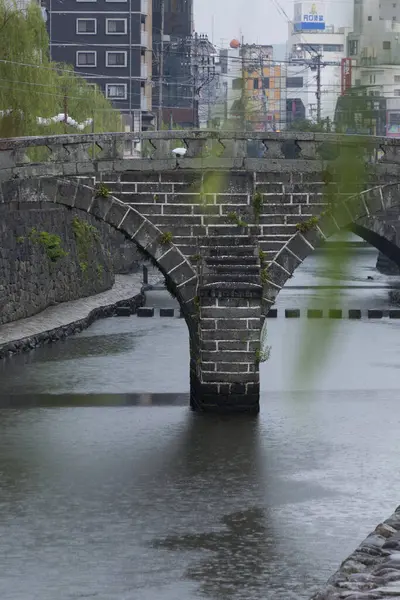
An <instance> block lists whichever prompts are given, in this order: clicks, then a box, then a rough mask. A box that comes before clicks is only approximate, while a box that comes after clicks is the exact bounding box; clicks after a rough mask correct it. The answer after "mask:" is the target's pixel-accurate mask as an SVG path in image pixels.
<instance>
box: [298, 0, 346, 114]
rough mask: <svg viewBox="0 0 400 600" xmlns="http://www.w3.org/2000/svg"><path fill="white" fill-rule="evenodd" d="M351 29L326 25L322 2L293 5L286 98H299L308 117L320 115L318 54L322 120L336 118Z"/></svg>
mask: <svg viewBox="0 0 400 600" xmlns="http://www.w3.org/2000/svg"><path fill="white" fill-rule="evenodd" d="M349 30H350V28H343V27H342V28H339V29H337V30H336V29H335V28H334V26H329V27H327V26H326V23H325V6H324V4H323V3H322V2H319V3H316V2H298V3H296V4H295V5H294V21H293V23H290V24H289V36H288V44H287V46H288V47H287V54H288V60H289V64H288V69H287V98H288V99H294V98H299V99H300V100H301V101H302V102H303V104H304V107H305V111H306V118H308V119H312V120H314V121H315V120H316V118H317V90H318V87H317V73H318V71H317V69H316V57H317V56H318V55H320V62H321V119H323V120H326V119H328V118H329V119H330V120H331V121H332V120H333V118H334V115H335V108H336V102H337V98H338V96H339V94H340V92H341V61H342V59H343V58H345V57H346V46H347V40H346V38H347V35H348V32H349ZM313 63H314V66H313ZM311 67H312V68H311Z"/></svg>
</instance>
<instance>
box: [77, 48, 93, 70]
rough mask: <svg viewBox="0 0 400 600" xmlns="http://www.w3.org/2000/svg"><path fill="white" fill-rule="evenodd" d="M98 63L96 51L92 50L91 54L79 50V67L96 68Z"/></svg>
mask: <svg viewBox="0 0 400 600" xmlns="http://www.w3.org/2000/svg"><path fill="white" fill-rule="evenodd" d="M96 63H97V60H96V52H95V51H94V50H91V51H89V52H85V51H81V50H79V51H78V52H77V53H76V66H77V67H95V66H96Z"/></svg>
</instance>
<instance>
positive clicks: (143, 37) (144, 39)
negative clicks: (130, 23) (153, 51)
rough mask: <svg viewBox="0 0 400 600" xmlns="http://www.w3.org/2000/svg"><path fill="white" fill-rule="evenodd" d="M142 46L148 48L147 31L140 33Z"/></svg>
mask: <svg viewBox="0 0 400 600" xmlns="http://www.w3.org/2000/svg"><path fill="white" fill-rule="evenodd" d="M140 45H141V46H143V47H144V48H147V47H148V45H149V34H148V32H147V31H143V30H142V31H141V32H140Z"/></svg>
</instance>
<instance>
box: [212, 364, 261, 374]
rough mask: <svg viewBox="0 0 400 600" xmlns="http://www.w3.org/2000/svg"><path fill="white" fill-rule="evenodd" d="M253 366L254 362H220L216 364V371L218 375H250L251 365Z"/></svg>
mask: <svg viewBox="0 0 400 600" xmlns="http://www.w3.org/2000/svg"><path fill="white" fill-rule="evenodd" d="M253 364H254V362H253V363H246V362H234V363H231V362H218V363H216V367H217V368H216V370H217V372H218V373H249V372H250V365H253Z"/></svg>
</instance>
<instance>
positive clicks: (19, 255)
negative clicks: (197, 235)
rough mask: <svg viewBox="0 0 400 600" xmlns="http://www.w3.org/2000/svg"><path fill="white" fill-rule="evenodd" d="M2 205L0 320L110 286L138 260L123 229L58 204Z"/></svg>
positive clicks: (137, 264) (0, 225) (17, 316)
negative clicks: (116, 228) (118, 275)
mask: <svg viewBox="0 0 400 600" xmlns="http://www.w3.org/2000/svg"><path fill="white" fill-rule="evenodd" d="M38 204H39V203H35V204H34V203H25V204H23V203H20V206H18V210H13V207H12V205H10V204H4V205H2V206H1V207H0V325H2V324H5V323H9V322H13V321H16V320H18V319H23V318H26V317H29V316H32V315H35V314H37V313H39V312H41V311H43V310H44V309H45V308H47V307H48V306H52V305H54V304H58V303H61V302H68V301H71V300H75V299H77V298H83V297H88V296H92V295H94V294H98V293H100V292H103V291H105V290H108V289H110V288H111V287H112V286H113V284H114V281H115V274H117V273H129V272H134V271H135V270H138V269H139V267H140V265H141V263H142V260H141V257H140V255H139V253H138V251H137V249H136V247H135V246H134V244H132V243H131V242H129V241H128V240H126V239H125V237H124V236H123V234H121V233H120V232H118V231H116V230H114V229H112V228H111V227H110V226H109V225H107V224H105V223H100V222H98V221H96V219H95V218H94V217H91V216H89V215H88V216H83V215H81V214H80V215H75V214H74V212H73V211H70V210H67V209H66V208H64V207H61V206H54V207H53V206H49V205H48V203H46V206H45V207H42V206H38Z"/></svg>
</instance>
